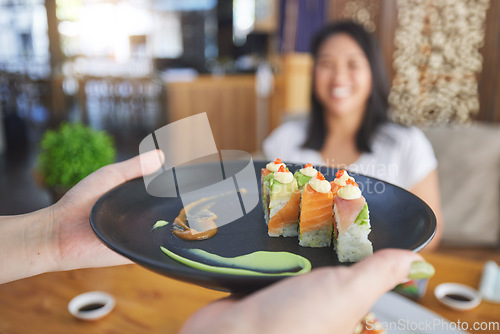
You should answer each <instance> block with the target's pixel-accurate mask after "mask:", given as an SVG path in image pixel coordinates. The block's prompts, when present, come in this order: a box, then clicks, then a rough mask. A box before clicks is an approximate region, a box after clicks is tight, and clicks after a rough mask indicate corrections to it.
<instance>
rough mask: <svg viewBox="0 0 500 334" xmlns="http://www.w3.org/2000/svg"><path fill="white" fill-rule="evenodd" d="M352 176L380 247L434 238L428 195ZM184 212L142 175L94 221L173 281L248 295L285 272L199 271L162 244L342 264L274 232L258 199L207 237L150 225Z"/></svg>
mask: <svg viewBox="0 0 500 334" xmlns="http://www.w3.org/2000/svg"><path fill="white" fill-rule="evenodd" d="M264 166H265V163H264V162H254V167H255V171H256V175H257V180H259V179H260V170H261V168H263V167H264ZM288 166H289V167H290V165H288ZM189 168H192V172H193V173H197V172H201V171H202V170H203V169H204V168H205V167H204V165H203V164H200V165H193V166H190V167H189ZM297 168H300V167H298V166H297ZM290 170H291V171H292V172H293V171H294V168H292V167H290ZM320 170H321V172H322V173H323V174H324V175H325V176H326V178H327V179H328V180H333V179H334V177H335V176H334V175H335V171H334V170H333V169H329V168H326V167H322V168H320ZM353 176H354V177H355V178H356V182H357V183H358V184H360V187H362V189H364V190H363V195H364V196H365V198H366V200H367V202H368V205H369V209H370V219H371V226H372V232H371V234H370V237H369V238H370V240H371V241H372V243H373V248H374V250H375V251H376V250H379V249H383V248H401V249H409V250H414V251H419V250H420V249H422V248H423V247H424V246H425V245H426V244H427V243H428V242H429V241H430V240H431V239H432V237H433V236H434V234H435V231H436V218H435V216H434V213H433V212H432V210H431V209H430V208H429V207H428V206H427V205H426V204H425V203H424V202H423V201H422V200H420V199H419V198H418V197H416V196H415V195H413V194H411V193H409V192H408V191H406V190H404V189H402V188H399V187H397V186H394V185H392V184H389V183H386V182H383V181H380V180H377V179H373V178H370V177H367V176H363V175H358V174H353ZM375 185H376V187H375ZM259 196H260V195H259ZM181 209H182V203H181V200H180V198H160V197H153V196H150V195H149V194H148V193H147V192H146V189H145V186H144V182H143V180H142V179H136V180H132V181H129V182H127V183H125V184H123V185H121V186H119V187H117V188H114V189H112V190H111V191H109V192H108V193H106V194H105V195H104V196H102V197H101V198H100V199H99V200H98V201H97V202H96V204H95V205H94V207H93V209H92V212H91V214H90V223H91V226H92V228H93V230H94V232H95V233H96V235H97V236H98V237H99V238H100V239H101V240H102V241H103V242H104V243H105V244H106V245H107V246H108V247H110V248H111V249H113V250H114V251H116V252H118V253H120V254H122V255H124V256H126V257H128V258H129V259H131V260H132V261H134V262H136V263H138V264H139V265H142V266H144V267H146V268H148V269H150V270H153V271H155V272H158V273H160V274H163V275H166V276H169V277H171V278H175V279H179V280H182V281H185V282H190V283H193V284H197V285H200V286H204V287H208V288H212V289H217V290H224V291H231V292H238V293H239V292H249V291H253V290H257V289H259V288H262V287H264V286H267V285H269V284H272V283H274V282H276V281H277V280H279V279H281V278H282V277H272V276H239V275H227V274H217V273H212V272H206V271H201V270H198V269H194V268H191V267H188V266H186V265H184V264H181V263H179V262H177V261H175V260H173V259H171V258H170V257H168V256H167V255H165V254H164V253H163V252H162V251H161V250H160V246H164V247H166V248H168V249H170V250H172V251H173V252H175V253H177V254H179V255H181V256H185V257H192V255H190V254H189V253H187V252H186V249H190V248H200V249H203V250H206V251H208V252H210V253H214V254H217V255H220V256H224V257H234V256H238V255H243V254H248V253H251V252H254V251H258V250H265V251H287V252H292V253H296V254H299V255H301V256H304V257H306V258H307V259H309V261H310V262H311V264H312V267H313V268H317V267H321V266H338V265H340V263H339V262H338V260H337V256H336V254H335V251H334V250H333V248H332V247H329V248H306V247H300V246H299V245H298V241H297V238H296V237H290V238H283V237H281V238H271V237H269V236H268V235H267V226H266V224H265V221H264V215H263V209H262V204H261V203H260V202H259V204H258V205H257V206H256V207H255V208H254V209H253V210H252V211H251V212H249V213H247V214H246V215H245V216H243V217H242V218H240V219H238V220H236V221H234V222H232V223H230V224H227V225H225V226H222V227H220V228H219V231H218V233H217V234H216V235H215V236H214V237H212V238H211V239H208V240H203V241H183V240H181V239H179V238H177V237H176V236H174V235H173V234H172V231H171V228H172V224H168V225H167V226H165V227H161V228H158V229H154V230H152V229H151V227H152V226H153V225H154V223H155V222H156V221H158V220H166V221H168V222H173V221H174V219H175V217H176V216H177V215H178V214H179V211H180V210H181Z"/></svg>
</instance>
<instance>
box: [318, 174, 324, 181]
mask: <svg viewBox="0 0 500 334" xmlns="http://www.w3.org/2000/svg"><path fill="white" fill-rule="evenodd" d="M316 178H317V179H318V180H321V181H323V180H324V179H325V177H324V176H323V174H321V172H318V174H316Z"/></svg>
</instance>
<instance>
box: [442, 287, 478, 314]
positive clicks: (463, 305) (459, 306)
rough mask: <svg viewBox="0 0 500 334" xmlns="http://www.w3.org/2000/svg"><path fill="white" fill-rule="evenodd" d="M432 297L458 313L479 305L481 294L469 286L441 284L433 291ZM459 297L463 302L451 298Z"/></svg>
mask: <svg viewBox="0 0 500 334" xmlns="http://www.w3.org/2000/svg"><path fill="white" fill-rule="evenodd" d="M434 295H435V296H436V298H437V299H438V300H439V301H440V302H441V303H443V304H444V305H446V306H448V307H450V308H452V309H454V310H459V311H465V310H470V309H473V308H474V307H476V306H478V305H479V304H480V303H481V299H482V298H481V294H480V293H479V292H478V291H477V290H475V289H473V288H471V287H470V286H467V285H464V284H459V283H443V284H439V285H438V286H437V287H436V288H435V289H434ZM450 295H455V296H460V297H462V298H464V299H465V300H459V299H456V298H451V297H450Z"/></svg>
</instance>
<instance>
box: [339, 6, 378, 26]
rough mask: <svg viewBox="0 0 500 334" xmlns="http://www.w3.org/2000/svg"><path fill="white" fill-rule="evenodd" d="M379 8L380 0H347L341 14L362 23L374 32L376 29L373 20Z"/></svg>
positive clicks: (374, 20)
mask: <svg viewBox="0 0 500 334" xmlns="http://www.w3.org/2000/svg"><path fill="white" fill-rule="evenodd" d="M379 8H380V0H349V1H347V2H346V4H345V6H344V10H343V13H342V16H343V17H344V18H348V19H351V20H353V21H354V22H357V23H359V24H361V25H363V26H364V27H365V29H366V30H368V31H369V32H374V31H375V30H376V29H377V25H376V24H375V22H376V17H377V15H378V13H379Z"/></svg>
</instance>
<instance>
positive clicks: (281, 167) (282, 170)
mask: <svg viewBox="0 0 500 334" xmlns="http://www.w3.org/2000/svg"><path fill="white" fill-rule="evenodd" d="M278 173H286V169H285V166H283V165H281V166H280V168H279V169H278Z"/></svg>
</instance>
